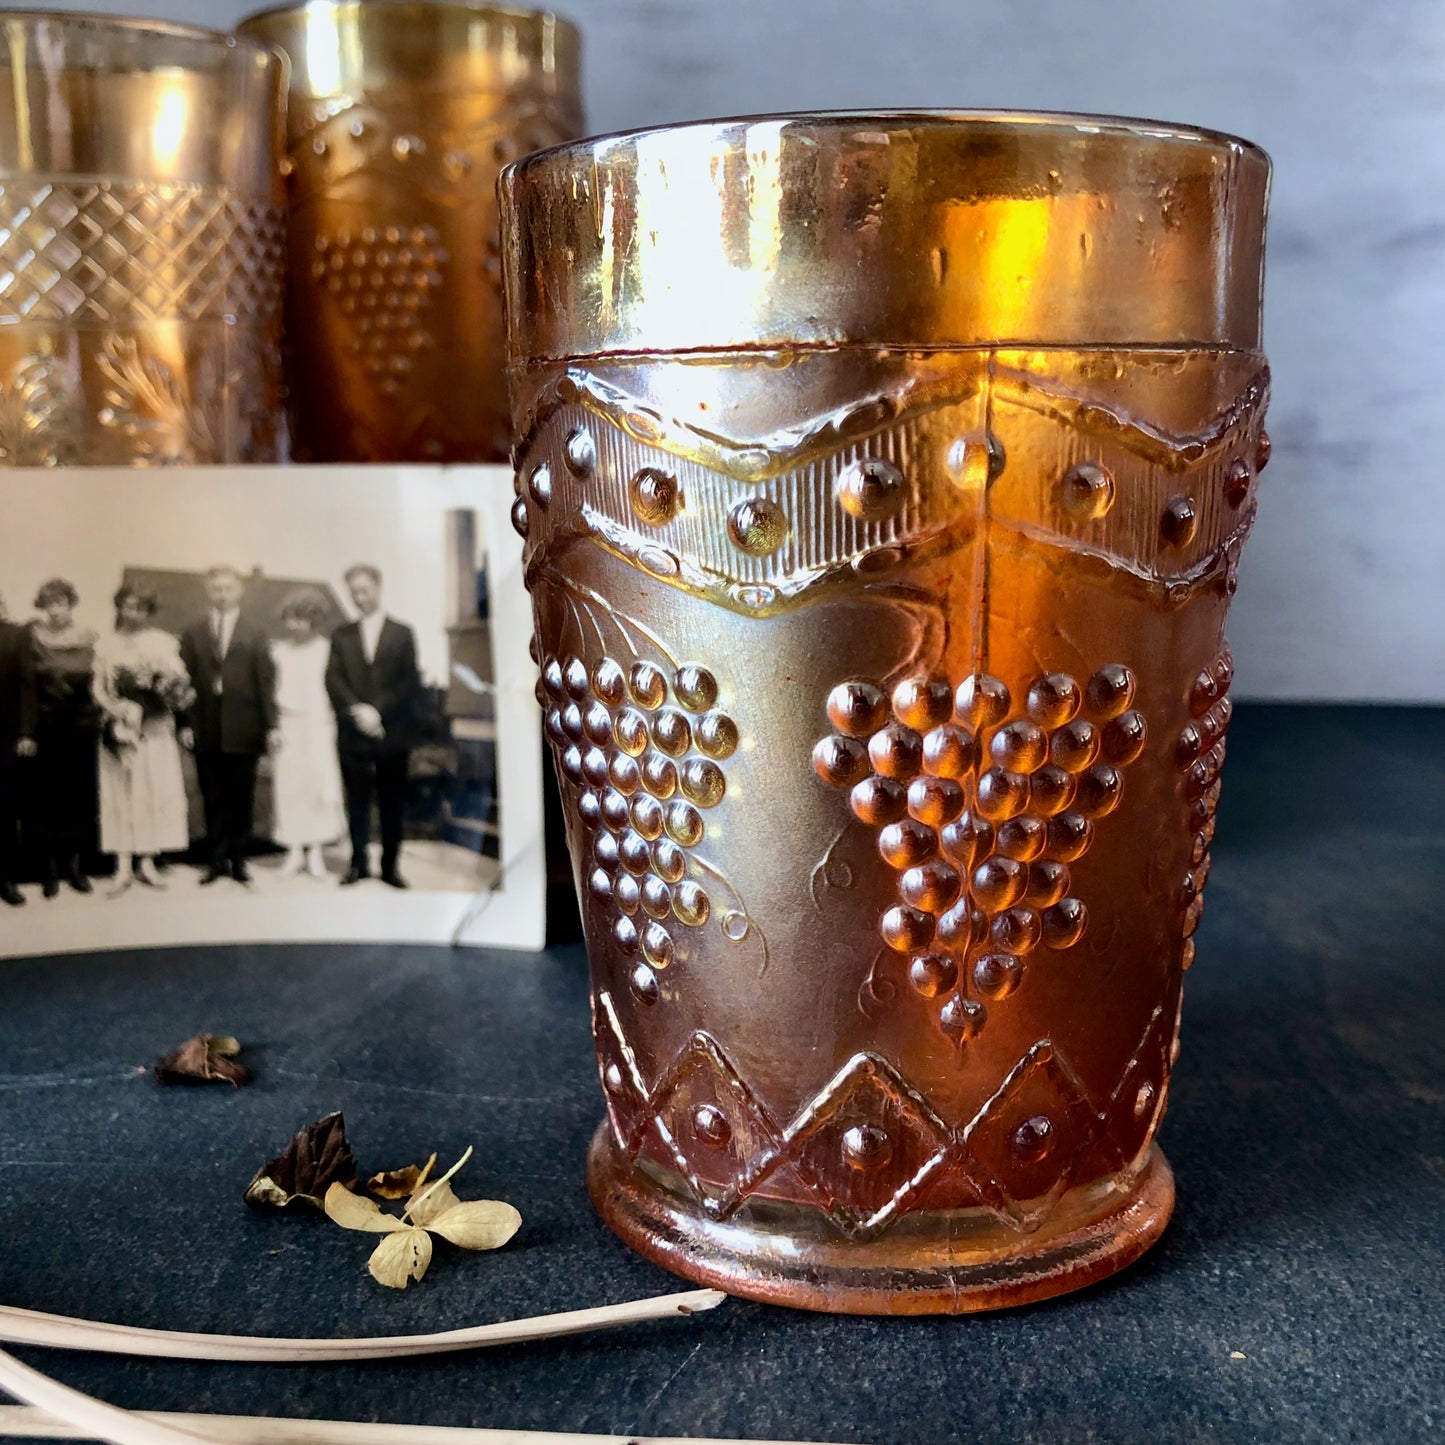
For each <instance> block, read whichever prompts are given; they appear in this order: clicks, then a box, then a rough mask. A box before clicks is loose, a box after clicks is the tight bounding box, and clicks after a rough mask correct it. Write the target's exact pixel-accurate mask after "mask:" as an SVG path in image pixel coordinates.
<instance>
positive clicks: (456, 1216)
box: [427, 1199, 522, 1249]
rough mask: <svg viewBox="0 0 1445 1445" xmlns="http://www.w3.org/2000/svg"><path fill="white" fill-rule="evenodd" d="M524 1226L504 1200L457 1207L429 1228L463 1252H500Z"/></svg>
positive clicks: (519, 1216)
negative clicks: (479, 1250) (467, 1250)
mask: <svg viewBox="0 0 1445 1445" xmlns="http://www.w3.org/2000/svg"><path fill="white" fill-rule="evenodd" d="M521 1226H522V1216H521V1215H520V1214H518V1213H517V1211H516V1210H515V1209H514V1208H513V1207H512V1206H511V1205H510V1204H507V1203H505V1202H504V1201H502V1200H500V1199H469V1200H467V1201H466V1203H464V1204H454V1205H452V1207H451V1208H450V1209H448V1210H446V1211H444V1212H443V1213H442V1214H439V1215H437V1216H435V1217H434V1218H433V1219H432V1220H431V1222H430V1223H429V1224H428V1225H427V1228H428V1229H429V1230H431V1231H432V1232H433V1233H434V1234H439V1235H441V1237H442V1238H443V1239H445V1240H448V1241H449V1242H450V1243H452V1244H457V1245H460V1246H461V1247H462V1248H463V1249H500V1248H501V1247H502V1245H504V1244H505V1243H506V1242H507V1241H508V1240H509V1239H510V1238H511V1237H512V1236H513V1235H514V1234H515V1233H516V1232H517V1230H518V1229H520V1228H521Z"/></svg>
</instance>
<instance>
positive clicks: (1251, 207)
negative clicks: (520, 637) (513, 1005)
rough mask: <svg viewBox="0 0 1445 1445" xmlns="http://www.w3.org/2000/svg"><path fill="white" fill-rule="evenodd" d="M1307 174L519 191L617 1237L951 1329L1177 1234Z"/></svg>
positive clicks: (1082, 125) (965, 123) (817, 1302)
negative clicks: (1255, 561) (1201, 945)
mask: <svg viewBox="0 0 1445 1445" xmlns="http://www.w3.org/2000/svg"><path fill="white" fill-rule="evenodd" d="M1268 184H1269V162H1268V160H1267V158H1266V157H1265V156H1264V154H1263V153H1262V152H1260V151H1259V150H1257V149H1255V148H1254V147H1253V146H1250V145H1247V144H1245V143H1243V142H1241V141H1237V140H1233V139H1230V138H1229V137H1227V136H1221V135H1215V134H1208V133H1204V132H1199V131H1192V130H1187V129H1181V128H1178V127H1173V126H1164V125H1155V124H1145V123H1135V122H1129V121H1120V120H1109V119H1097V118H1084V117H1069V116H1047V115H991V114H976V115H945V114H932V113H926V114H885V115H859V116H850V115H836V116H794V117H778V118H772V119H756V120H746V121H730V122H720V123H712V124H704V125H692V126H682V127H677V128H672V129H665V130H657V131H650V132H644V133H638V134H632V135H624V136H618V137H610V138H604V139H600V140H592V141H587V142H582V143H579V144H575V145H568V146H562V147H559V148H556V149H554V150H551V151H548V152H545V153H543V154H539V155H536V156H532V157H529V158H527V159H525V160H523V161H521V162H519V163H517V164H516V165H514V166H512V167H510V168H509V169H508V170H507V171H506V172H505V173H504V175H503V179H502V202H503V241H504V257H505V263H506V288H507V303H508V315H509V358H510V366H511V385H512V398H513V408H514V423H515V428H516V433H517V437H518V443H517V454H516V455H517V474H516V478H517V501H516V505H515V511H514V513H513V517H514V521H515V524H516V527H517V530H518V531H519V532H520V533H521V534H522V536H523V537H524V538H525V555H526V576H527V581H528V584H529V586H530V588H531V592H532V598H533V603H534V608H535V618H536V649H537V658H538V661H539V664H540V668H541V678H540V682H539V685H538V688H539V690H538V696H539V698H540V700H541V704H542V707H543V709H544V712H545V717H546V728H547V732H548V735H549V736H550V738H551V740H552V744H553V746H554V748H555V750H556V757H557V763H558V769H559V772H560V775H561V778H562V789H563V793H564V802H565V809H566V814H567V819H568V830H569V846H570V849H571V855H572V859H573V863H574V868H575V872H576V880H577V886H578V891H579V894H580V896H581V900H582V905H583V911H584V915H585V924H586V932H587V942H588V950H589V954H590V958H591V965H592V979H593V1017H594V1024H595V1034H596V1043H597V1055H598V1062H599V1070H600V1074H601V1080H602V1087H603V1090H604V1093H605V1097H606V1101H607V1120H606V1122H605V1124H604V1125H603V1126H602V1128H601V1129H600V1130H599V1132H598V1134H597V1136H596V1139H595V1141H594V1143H593V1147H592V1151H591V1156H590V1160H589V1166H588V1181H589V1186H590V1189H591V1192H592V1196H593V1198H594V1200H595V1202H596V1204H597V1207H598V1208H599V1209H600V1210H601V1212H602V1214H603V1216H604V1217H605V1218H606V1220H607V1221H608V1223H609V1224H610V1225H611V1226H612V1228H613V1229H615V1230H616V1231H617V1232H618V1233H619V1234H620V1235H621V1236H622V1237H623V1238H624V1239H626V1240H627V1241H628V1242H630V1243H631V1244H633V1245H634V1246H635V1247H636V1248H638V1249H639V1250H641V1251H642V1252H643V1253H644V1254H645V1255H647V1256H648V1257H649V1258H651V1259H654V1260H656V1261H657V1262H658V1263H660V1264H663V1265H666V1266H667V1267H668V1268H670V1269H673V1270H676V1271H677V1272H678V1273H680V1274H683V1275H686V1276H688V1277H689V1278H691V1279H694V1280H698V1281H703V1282H706V1283H709V1284H715V1285H718V1286H720V1287H722V1288H723V1289H726V1290H730V1291H732V1292H734V1293H737V1294H742V1295H749V1296H752V1297H754V1298H758V1299H763V1300H772V1301H776V1302H779V1303H785V1304H792V1305H800V1306H805V1307H808V1308H814V1309H827V1310H839V1311H853V1312H887V1313H898V1314H907V1313H922V1312H929V1311H964V1310H978V1309H988V1308H994V1307H998V1306H1003V1305H1012V1304H1019V1303H1023V1302H1025V1301H1029V1300H1036V1299H1041V1298H1044V1297H1047V1296H1049V1295H1054V1294H1059V1293H1062V1292H1064V1291H1066V1290H1070V1289H1075V1288H1077V1287H1079V1286H1081V1285H1085V1284H1088V1283H1089V1282H1091V1281H1093V1280H1097V1279H1100V1278H1101V1277H1103V1276H1105V1275H1107V1274H1109V1273H1111V1272H1112V1271H1114V1270H1117V1269H1119V1268H1121V1267H1123V1266H1124V1265H1126V1264H1128V1263H1129V1262H1130V1261H1132V1260H1134V1259H1136V1258H1137V1257H1138V1256H1139V1255H1140V1254H1141V1253H1143V1251H1144V1250H1145V1249H1147V1248H1148V1247H1149V1245H1150V1244H1151V1243H1152V1242H1153V1241H1154V1240H1155V1239H1157V1238H1158V1237H1159V1234H1160V1232H1161V1231H1162V1230H1163V1228H1164V1225H1165V1223H1166V1221H1167V1220H1168V1218H1169V1214H1170V1211H1171V1208H1172V1205H1173V1199H1174V1185H1173V1180H1172V1177H1171V1175H1170V1172H1169V1167H1168V1165H1167V1164H1166V1163H1165V1160H1164V1157H1163V1155H1162V1154H1161V1153H1160V1151H1159V1149H1158V1147H1157V1146H1156V1144H1155V1143H1154V1137H1155V1133H1156V1131H1157V1129H1158V1127H1159V1122H1160V1119H1161V1117H1162V1115H1163V1111H1164V1106H1165V1100H1166V1096H1167V1093H1168V1085H1169V1071H1170V1067H1171V1064H1172V1062H1173V1059H1174V1056H1175V1053H1176V1050H1177V1039H1178V1028H1179V1008H1180V994H1181V983H1182V979H1183V975H1184V973H1185V971H1186V970H1187V969H1188V968H1189V966H1190V964H1191V963H1192V961H1193V957H1194V942H1193V935H1194V932H1195V928H1196V926H1197V924H1198V922H1199V916H1200V910H1201V908H1202V906H1203V890H1204V884H1205V879H1206V878H1207V876H1208V873H1209V848H1210V841H1211V839H1212V836H1213V831H1214V813H1215V807H1216V803H1217V800H1218V797H1219V774H1220V767H1221V765H1222V763H1223V761H1224V735H1225V731H1226V728H1227V727H1228V723H1229V716H1230V702H1229V699H1228V697H1227V693H1228V690H1229V685H1230V680H1231V673H1232V664H1231V660H1230V654H1229V648H1228V646H1227V644H1226V643H1225V641H1224V619H1225V613H1226V610H1227V608H1228V605H1229V598H1230V595H1231V594H1232V592H1233V591H1234V587H1235V579H1236V572H1237V567H1238V562H1239V554H1240V549H1241V546H1242V545H1243V542H1244V538H1245V535H1246V533H1247V531H1248V529H1249V526H1250V522H1251V520H1252V518H1253V516H1254V511H1255V492H1256V485H1257V477H1258V473H1259V471H1260V469H1261V468H1262V467H1263V466H1264V464H1265V461H1266V459H1267V457H1268V454H1269V444H1268V441H1267V439H1266V437H1265V434H1264V432H1263V430H1262V429H1261V424H1262V420H1263V414H1264V408H1265V403H1266V399H1267V395H1268V385H1269V382H1268V371H1267V369H1266V366H1265V360H1264V357H1263V355H1262V354H1261V352H1260V349H1259V348H1260V299H1261V284H1262V256H1263V242H1264V221H1265V207H1266V199H1267V192H1268Z"/></svg>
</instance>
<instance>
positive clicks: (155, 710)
mask: <svg viewBox="0 0 1445 1445" xmlns="http://www.w3.org/2000/svg"><path fill="white" fill-rule="evenodd" d="M4 485H5V490H6V492H7V496H6V497H5V499H4V505H5V508H6V515H7V516H8V517H9V518H10V524H9V525H8V526H7V528H6V530H5V532H4V534H3V536H0V951H3V952H7V953H18V952H28V951H33V950H34V949H35V948H37V947H42V946H45V940H46V938H47V937H58V938H60V939H62V940H72V939H83V940H84V941H85V943H86V944H87V945H88V946H95V945H96V944H98V943H103V942H105V941H106V938H107V936H117V930H118V936H124V937H125V938H127V939H130V940H132V941H174V942H184V941H188V940H191V939H195V938H199V937H207V936H214V935H215V933H216V932H218V931H223V932H224V935H225V936H235V935H236V933H237V932H238V931H239V933H240V935H241V936H247V935H249V936H253V937H258V938H261V937H266V936H269V935H270V934H271V932H272V930H273V928H275V929H281V930H283V931H284V936H288V937H290V936H295V935H296V932H297V927H298V924H299V925H300V927H301V932H302V933H303V935H305V934H312V935H315V936H343V937H345V936H367V934H368V932H369V930H370V928H371V927H372V926H373V925H374V926H375V927H376V928H377V929H379V930H380V931H381V934H382V936H401V937H405V936H408V935H409V934H410V933H411V932H413V931H419V932H420V933H421V934H427V933H433V932H435V931H436V930H435V928H430V929H429V928H428V927H427V926H426V924H425V920H424V917H423V914H422V912H421V911H420V910H419V907H418V904H419V901H420V900H423V899H426V898H429V897H435V896H436V895H439V894H440V895H450V896H451V903H450V905H449V907H447V908H444V909H443V910H442V917H441V923H444V922H445V919H446V918H447V917H450V916H451V913H454V912H455V911H456V910H457V909H458V908H463V907H466V906H467V903H468V901H469V900H473V899H478V898H481V899H485V898H486V896H487V894H488V892H489V890H491V889H493V888H495V887H496V885H497V882H498V879H499V877H500V874H501V871H502V867H503V856H504V849H503V837H502V817H503V808H504V806H505V804H506V802H507V801H508V800H507V799H506V798H505V797H504V790H503V788H502V787H501V785H500V782H499V778H500V768H499V761H500V760H501V759H502V758H503V756H504V750H503V749H502V748H501V747H500V746H499V723H500V718H499V708H498V697H499V688H498V666H497V657H496V654H495V650H494V647H493V629H492V616H491V613H492V606H491V601H492V595H491V594H492V588H491V579H490V576H489V568H488V565H487V540H488V539H487V536H486V530H487V529H486V525H485V522H484V509H483V508H481V507H478V506H467V505H451V503H453V502H456V501H461V500H465V495H464V492H461V491H459V489H458V488H457V486H456V484H455V483H452V484H451V485H450V486H449V485H448V483H447V482H446V481H445V480H442V481H437V480H431V481H425V480H417V479H415V478H413V479H412V480H410V481H407V480H405V479H403V478H401V477H399V476H398V474H395V473H393V474H390V475H389V476H376V475H367V474H361V475H360V476H358V475H355V474H353V475H351V476H350V477H345V476H338V475H335V474H329V473H323V472H321V471H319V470H316V471H310V470H308V471H306V472H305V473H302V474H301V475H299V476H298V474H297V472H296V471H294V470H293V471H291V472H289V473H278V472H270V471H267V472H262V473H260V474H259V475H258V474H257V472H256V471H254V470H250V471H248V472H246V473H236V472H222V471H216V472H199V473H198V472H195V471H191V472H189V473H187V474H185V475H184V476H181V475H180V474H169V475H168V474H165V473H151V474H141V473H100V472H92V473H88V474H85V473H71V474H67V475H61V474H58V473H31V474H29V476H28V477H24V478H19V477H17V478H16V479H15V480H11V481H7V482H6V483H5V484H4ZM202 491H207V492H209V493H210V494H211V495H210V496H209V498H203V497H202V496H201V495H200V493H201V492H202ZM428 492H429V493H432V494H433V495H428V496H423V495H419V493H428ZM523 661H524V664H525V656H524V659H523ZM523 682H524V683H525V679H523ZM386 900H391V902H390V903H388V902H387V901H386ZM403 900H405V903H403ZM399 906H400V908H401V911H398V908H399ZM388 909H390V912H389V913H388ZM62 914H63V915H65V917H66V924H65V926H63V927H60V928H59V929H57V928H56V927H55V926H54V925H53V923H51V922H50V921H49V920H50V919H51V918H52V917H54V916H58V915H62ZM208 919H213V921H212V922H210V923H208V922H207V920H208ZM348 919H349V920H350V921H348ZM388 919H390V920H391V921H390V923H388ZM141 920H144V922H141ZM283 920H284V921H285V922H284V924H283ZM404 920H405V923H404V924H403V921H404ZM441 923H439V924H438V925H437V926H441ZM56 946H69V945H68V943H66V942H61V943H59V944H57V945H56Z"/></svg>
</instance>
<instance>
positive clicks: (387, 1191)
mask: <svg viewBox="0 0 1445 1445" xmlns="http://www.w3.org/2000/svg"><path fill="white" fill-rule="evenodd" d="M436 1162H437V1156H436V1155H435V1154H433V1155H432V1156H431V1158H430V1159H428V1160H427V1161H426V1163H425V1164H408V1165H407V1166H406V1168H405V1169H388V1170H387V1171H386V1172H385V1173H384V1174H373V1175H372V1176H371V1178H370V1179H368V1180H367V1181H366V1188H367V1192H368V1193H369V1194H375V1195H376V1196H377V1197H378V1198H379V1199H410V1198H411V1196H412V1195H413V1194H415V1193H416V1192H417V1190H419V1189H420V1188H421V1186H422V1185H423V1184H425V1183H426V1180H427V1176H428V1175H429V1174H430V1173H431V1171H432V1166H433V1165H434V1164H435V1163H436Z"/></svg>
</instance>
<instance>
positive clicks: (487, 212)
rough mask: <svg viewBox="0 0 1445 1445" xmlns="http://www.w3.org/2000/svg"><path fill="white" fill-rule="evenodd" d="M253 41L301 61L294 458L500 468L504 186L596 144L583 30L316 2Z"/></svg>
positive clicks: (292, 235)
mask: <svg viewBox="0 0 1445 1445" xmlns="http://www.w3.org/2000/svg"><path fill="white" fill-rule="evenodd" d="M241 30H242V33H244V34H249V35H254V36H258V37H260V38H261V39H263V40H268V41H271V42H272V43H273V44H275V45H277V46H279V47H280V48H281V49H282V50H283V51H284V52H285V53H286V55H287V56H288V57H289V58H290V60H291V108H290V112H289V118H290V119H289V130H290V140H289V145H290V166H291V172H290V176H289V178H288V182H287V184H288V224H289V248H290V256H291V263H290V270H289V273H288V278H287V383H288V390H289V395H290V413H291V439H292V454H293V455H294V456H295V457H296V459H297V460H299V461H313V462H477V461H505V460H506V459H507V456H508V453H509V449H510V445H511V431H510V426H509V420H508V414H507V388H506V379H505V357H504V352H503V343H502V297H501V261H500V258H499V255H498V248H497V199H496V186H497V173H498V171H500V169H501V168H502V166H503V164H504V163H505V162H507V161H509V160H512V159H514V158H515V157H517V156H519V155H522V154H523V153H524V152H526V151H530V150H535V149H536V148H538V147H539V146H548V145H552V144H554V143H555V142H557V141H560V140H566V139H569V138H570V137H572V136H576V135H580V134H581V129H582V110H581V102H580V100H579V98H578V55H579V49H580V47H579V42H578V37H577V32H576V30H575V29H574V28H573V27H572V26H571V25H569V24H567V22H565V21H563V20H559V19H558V18H557V17H556V16H555V15H552V14H551V13H549V12H547V11H538V10H515V9H509V8H507V7H505V6H498V5H485V4H475V3H465V0H462V3H443V4H432V3H410V0H389V3H379V0H311V3H309V4H301V5H296V6H292V7H288V8H283V9H278V10H271V11H266V12H264V13H262V14H260V15H255V16H252V17H251V18H250V19H249V20H246V21H243V22H242V25H241Z"/></svg>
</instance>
